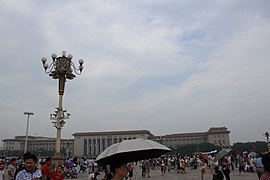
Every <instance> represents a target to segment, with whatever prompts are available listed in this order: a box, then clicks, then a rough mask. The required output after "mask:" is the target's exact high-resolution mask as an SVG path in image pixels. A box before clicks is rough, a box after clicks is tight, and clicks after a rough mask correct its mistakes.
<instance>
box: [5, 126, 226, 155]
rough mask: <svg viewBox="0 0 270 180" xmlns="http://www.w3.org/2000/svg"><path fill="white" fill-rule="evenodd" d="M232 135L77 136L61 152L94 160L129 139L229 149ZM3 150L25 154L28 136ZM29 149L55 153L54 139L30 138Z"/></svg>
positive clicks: (221, 130) (220, 130) (219, 131)
mask: <svg viewBox="0 0 270 180" xmlns="http://www.w3.org/2000/svg"><path fill="white" fill-rule="evenodd" d="M229 134H230V131H229V130H228V129H227V128H226V127H211V128H210V129H209V130H208V131H206V132H195V133H179V134H168V135H163V136H155V135H153V134H152V133H151V132H150V131H148V130H130V131H105V132H78V133H74V134H73V136H74V139H62V140H61V149H63V150H64V151H68V152H69V153H70V155H71V156H87V157H91V158H94V157H96V156H98V155H99V154H100V153H101V152H102V151H103V150H104V149H106V148H107V147H109V146H110V145H112V144H115V143H118V142H121V141H123V140H128V139H136V138H143V139H151V140H153V141H156V142H159V143H161V144H164V145H166V146H168V147H171V148H175V147H177V146H181V145H185V144H200V143H211V144H214V145H221V146H230V138H229ZM3 142H4V146H3V150H23V149H24V145H25V136H16V137H15V139H4V140H3ZM27 147H28V149H31V150H54V148H55V138H49V137H40V136H38V137H37V136H28V145H27Z"/></svg>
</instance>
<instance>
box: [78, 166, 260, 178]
mask: <svg viewBox="0 0 270 180" xmlns="http://www.w3.org/2000/svg"><path fill="white" fill-rule="evenodd" d="M150 176H151V177H150V178H142V177H141V170H140V169H139V167H136V168H135V169H134V177H133V179H134V180H142V179H144V180H146V179H155V180H162V179H171V180H178V179H181V180H187V179H191V180H192V179H196V180H200V172H199V170H190V169H187V174H177V173H176V171H175V170H172V171H171V173H168V172H167V173H166V174H165V175H164V176H161V172H160V169H157V170H152V171H151V173H150ZM102 177H103V173H102V174H101V175H100V176H98V179H99V180H100V179H101V178H102ZM77 179H78V180H87V177H86V175H79V178H77ZM204 179H205V180H212V175H211V174H210V173H209V171H207V173H206V174H205V178H204ZM257 179H258V177H257V175H256V173H247V174H239V172H238V169H237V170H235V171H232V173H231V180H257Z"/></svg>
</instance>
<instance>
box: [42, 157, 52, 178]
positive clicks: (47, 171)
mask: <svg viewBox="0 0 270 180" xmlns="http://www.w3.org/2000/svg"><path fill="white" fill-rule="evenodd" d="M51 165H52V158H51V157H48V158H46V161H45V164H44V166H43V167H42V168H41V173H42V180H51V169H50V166H51Z"/></svg>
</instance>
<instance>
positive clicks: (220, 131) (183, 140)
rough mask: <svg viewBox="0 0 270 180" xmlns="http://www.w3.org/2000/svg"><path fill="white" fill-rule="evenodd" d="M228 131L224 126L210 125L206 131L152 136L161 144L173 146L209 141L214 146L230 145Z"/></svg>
mask: <svg viewBox="0 0 270 180" xmlns="http://www.w3.org/2000/svg"><path fill="white" fill-rule="evenodd" d="M229 134H230V131H228V130H227V128H226V127H212V128H210V129H209V130H208V131H207V132H197V133H179V134H169V135H164V136H155V137H152V140H155V141H157V142H159V143H161V144H164V145H166V146H168V147H172V148H175V147H177V146H181V145H185V144H200V143H211V144H214V145H216V146H223V147H228V146H230V136H229Z"/></svg>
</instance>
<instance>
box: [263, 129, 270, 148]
mask: <svg viewBox="0 0 270 180" xmlns="http://www.w3.org/2000/svg"><path fill="white" fill-rule="evenodd" d="M264 135H265V137H266V143H267V147H268V151H270V144H269V133H268V132H266V133H264Z"/></svg>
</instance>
